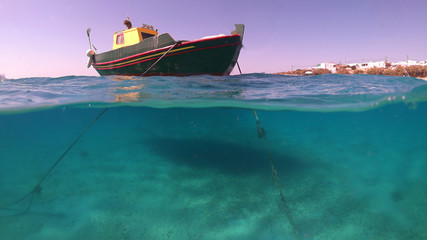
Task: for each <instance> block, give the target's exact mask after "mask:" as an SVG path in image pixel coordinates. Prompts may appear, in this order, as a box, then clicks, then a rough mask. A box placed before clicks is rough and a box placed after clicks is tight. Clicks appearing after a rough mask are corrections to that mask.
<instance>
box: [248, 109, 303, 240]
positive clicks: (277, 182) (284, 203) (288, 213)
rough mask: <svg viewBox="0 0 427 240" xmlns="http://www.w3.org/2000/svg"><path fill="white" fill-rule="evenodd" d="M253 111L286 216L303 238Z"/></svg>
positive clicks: (293, 228)
mask: <svg viewBox="0 0 427 240" xmlns="http://www.w3.org/2000/svg"><path fill="white" fill-rule="evenodd" d="M253 112H254V116H255V120H256V125H257V131H258V138H260V139H264V146H265V149H266V151H267V155H268V162H269V163H270V167H271V173H272V177H273V181H274V183H275V184H276V187H277V190H278V191H279V194H280V199H281V201H282V207H283V210H284V211H285V214H286V217H287V218H288V221H289V223H290V225H291V228H292V230H293V231H294V233H295V235H296V236H297V238H298V239H299V240H302V238H301V235H300V234H299V232H298V229H297V227H296V224H295V221H294V218H293V217H292V215H291V212H290V210H289V207H288V203H287V202H286V199H285V195H284V194H283V191H282V188H281V186H280V182H279V176H278V175H277V170H276V168H275V167H274V165H273V160H272V159H271V155H270V151H269V150H268V146H267V140H266V138H265V130H264V129H263V128H262V127H261V123H260V122H259V119H258V114H257V113H256V111H255V110H253Z"/></svg>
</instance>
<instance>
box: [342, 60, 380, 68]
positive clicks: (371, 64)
mask: <svg viewBox="0 0 427 240" xmlns="http://www.w3.org/2000/svg"><path fill="white" fill-rule="evenodd" d="M385 64H386V62H385V61H379V62H373V61H369V62H362V63H350V64H347V65H349V66H350V67H353V66H355V67H356V68H360V69H368V68H373V67H377V68H385Z"/></svg>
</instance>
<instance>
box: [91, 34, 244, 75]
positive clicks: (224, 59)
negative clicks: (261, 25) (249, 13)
mask: <svg viewBox="0 0 427 240" xmlns="http://www.w3.org/2000/svg"><path fill="white" fill-rule="evenodd" d="M234 33H235V34H232V35H227V36H217V37H210V38H206V39H201V40H196V41H186V42H174V41H171V40H170V39H171V38H170V39H169V40H168V39H166V40H161V38H162V36H160V40H161V41H160V47H158V48H154V49H152V50H148V51H147V48H145V49H144V48H143V47H141V50H140V52H138V49H137V48H138V46H133V47H124V48H122V49H117V50H113V51H110V52H106V53H102V54H95V55H94V62H93V67H94V68H95V69H96V71H97V72H98V73H99V74H100V75H102V76H107V75H126V76H141V75H142V74H143V75H144V76H190V75H201V74H210V75H228V74H230V72H231V71H232V70H233V68H234V66H235V64H236V62H237V58H238V56H239V53H240V49H241V48H242V38H243V33H241V34H239V33H237V32H234ZM144 41H145V40H144ZM152 41H156V43H157V45H159V44H158V40H156V39H154V40H152ZM162 41H163V42H162ZM162 44H163V45H165V44H169V45H168V46H164V47H162V46H161V45H162ZM151 45H152V44H151ZM127 48H128V49H127ZM147 70H148V71H147Z"/></svg>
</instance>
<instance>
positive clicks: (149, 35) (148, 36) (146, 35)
mask: <svg viewBox="0 0 427 240" xmlns="http://www.w3.org/2000/svg"><path fill="white" fill-rule="evenodd" d="M141 35H142V39H146V38H150V37H154V35H153V34H149V33H144V32H142V33H141Z"/></svg>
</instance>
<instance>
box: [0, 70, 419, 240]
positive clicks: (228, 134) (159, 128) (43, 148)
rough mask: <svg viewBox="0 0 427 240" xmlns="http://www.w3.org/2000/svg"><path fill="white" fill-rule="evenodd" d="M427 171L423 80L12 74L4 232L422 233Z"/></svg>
mask: <svg viewBox="0 0 427 240" xmlns="http://www.w3.org/2000/svg"><path fill="white" fill-rule="evenodd" d="M257 119H258V122H257ZM263 133H265V134H264V135H263ZM426 176H427V82H426V81H423V80H419V79H416V78H410V77H391V76H372V75H321V76H304V77H302V76H279V75H268V74H245V75H239V76H225V77H216V76H195V77H181V78H180V77H149V78H138V77H134V78H123V77H87V76H65V77H60V78H24V79H7V80H3V81H0V239H1V240H3V239H5V240H6V239H7V240H14V239H17V240H21V239H24V240H39V239H40V240H46V239H48V240H49V239H52V240H53V239H55V240H57V239H70V240H71V239H107V240H108V239H208V240H210V239H232V240H234V239H235V240H238V239H239V240H240V239H254V240H258V239H267V240H273V239H289V240H293V239H304V240H320V239H337V240H343V239H346V240H352V239H354V240H359V239H375V240H382V239H384V240H393V239H396V240H404V239H408V240H417V239H420V240H421V239H427V227H426V226H427V217H426V216H427V177H426Z"/></svg>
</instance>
